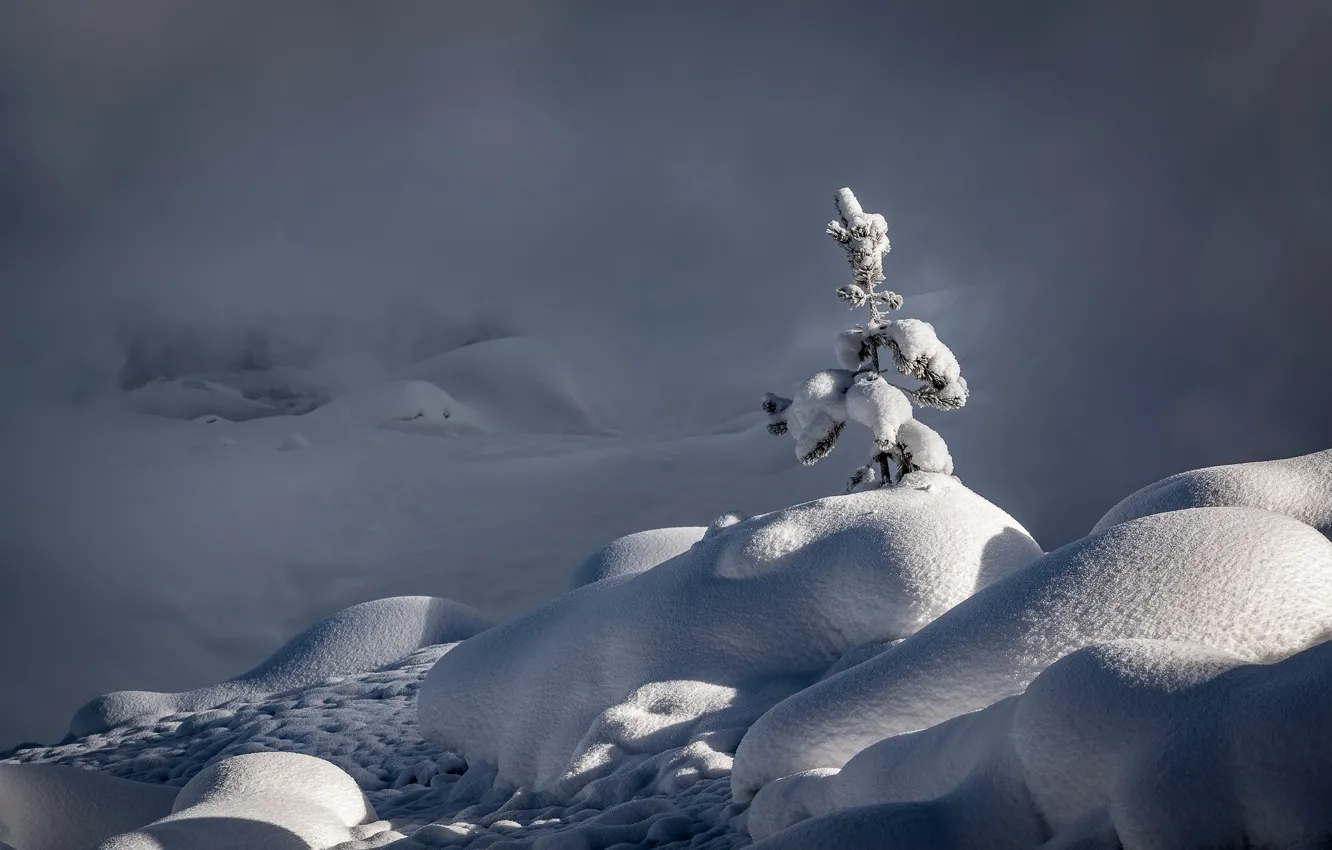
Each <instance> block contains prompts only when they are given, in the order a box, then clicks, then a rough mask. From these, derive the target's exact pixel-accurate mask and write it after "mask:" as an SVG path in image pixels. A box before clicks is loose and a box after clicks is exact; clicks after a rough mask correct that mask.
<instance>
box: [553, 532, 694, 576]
mask: <svg viewBox="0 0 1332 850" xmlns="http://www.w3.org/2000/svg"><path fill="white" fill-rule="evenodd" d="M707 530H708V529H707V528H706V527H705V526H681V527H677V528H651V529H648V530H647V531H639V532H635V533H634V534H626V535H625V536H624V537H617V538H616V539H614V540H612V541H611V542H610V543H608V544H606V546H605V547H603V548H602V549H599V550H598V551H596V552H593V553H592V554H591V555H588V556H587V558H585V559H584V560H583V562H582V563H581V564H579V565H578V569H576V570H574V574H573V576H572V577H570V579H569V589H570V590H573V589H574V588H578V587H582V586H583V585H585V584H591V583H592V582H594V581H601V580H602V579H607V578H615V577H616V576H628V575H634V574H636V573H641V572H643V571H644V570H650V569H652V568H653V567H655V566H657V565H658V564H662V563H665V562H666V561H669V560H670V559H671V558H674V557H675V556H676V555H679V554H680V553H682V552H688V551H689V547H691V546H693V545H694V544H695V543H697V542H698V541H700V540H702V539H703V534H704V533H705V532H706V531H707Z"/></svg>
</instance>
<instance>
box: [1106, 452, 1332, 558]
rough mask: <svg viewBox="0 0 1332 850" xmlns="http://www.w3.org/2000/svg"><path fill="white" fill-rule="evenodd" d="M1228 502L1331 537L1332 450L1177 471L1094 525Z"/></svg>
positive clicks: (1111, 511)
mask: <svg viewBox="0 0 1332 850" xmlns="http://www.w3.org/2000/svg"><path fill="white" fill-rule="evenodd" d="M1227 506H1228V507H1248V508H1263V509H1264V510H1269V511H1275V512H1277V513H1279V514H1285V515H1286V516H1291V517H1294V518H1295V519H1298V520H1300V521H1301V522H1307V523H1308V524H1309V525H1312V526H1313V527H1314V528H1316V529H1318V530H1319V531H1321V532H1323V534H1325V535H1327V536H1328V537H1330V538H1332V449H1327V450H1325V451H1321V452H1314V453H1313V454H1307V455H1301V456H1300V457H1292V458H1284V459H1282V460H1267V461H1258V462H1255V463H1235V464H1230V465H1228V466H1210V467H1207V468H1205V469H1195V470H1192V471H1189V472H1181V473H1179V474H1177V475H1172V476H1170V477H1169V478H1164V479H1162V480H1160V481H1157V482H1156V483H1155V484H1149V485H1148V486H1146V487H1143V488H1142V489H1141V490H1139V491H1137V492H1136V493H1134V494H1132V495H1131V496H1129V497H1128V498H1126V499H1124V500H1123V501H1121V502H1120V503H1119V504H1117V505H1115V506H1114V507H1113V508H1111V509H1110V510H1109V512H1107V513H1106V515H1105V516H1103V517H1101V520H1100V521H1099V522H1097V523H1096V528H1095V529H1094V530H1095V531H1100V530H1101V529H1103V528H1107V527H1109V526H1111V525H1114V524H1116V523H1120V522H1124V521H1126V520H1130V519H1135V518H1137V517H1140V516H1147V515H1148V514H1159V513H1164V512H1165V511H1177V510H1180V509H1181V508H1203V507H1227Z"/></svg>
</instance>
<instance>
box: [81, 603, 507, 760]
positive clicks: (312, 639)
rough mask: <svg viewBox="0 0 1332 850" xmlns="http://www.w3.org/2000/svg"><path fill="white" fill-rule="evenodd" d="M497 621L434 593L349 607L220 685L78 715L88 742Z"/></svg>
mask: <svg viewBox="0 0 1332 850" xmlns="http://www.w3.org/2000/svg"><path fill="white" fill-rule="evenodd" d="M492 625H493V623H492V622H491V621H490V620H489V619H488V618H486V617H485V615H483V614H481V613H480V612H479V611H476V610H475V609H472V608H469V607H468V606H466V605H462V604H459V603H457V602H454V601H452V600H449V599H439V598H435V597H431V596H396V597H392V598H389V599H379V600H376V601H374V602H363V603H361V604H360V605H353V606H351V607H350V608H345V609H343V610H342V611H339V612H338V613H336V614H334V615H333V616H331V617H329V618H327V619H325V620H321V621H320V622H318V623H316V624H314V625H313V626H311V627H310V628H308V629H306V630H305V631H303V632H301V633H300V634H299V635H297V636H296V637H294V638H292V639H291V640H290V641H288V642H287V643H286V644H285V645H283V646H282V647H281V648H280V649H278V651H277V652H275V653H273V654H272V655H271V656H269V657H268V658H267V659H266V660H265V661H264V662H263V663H261V664H260V665H259V666H257V667H255V668H254V669H252V670H250V671H248V672H246V673H242V674H241V675H239V676H237V677H235V678H234V679H228V680H227V681H225V682H222V683H220V684H217V685H212V686H210V687H206V688H200V689H198V690H194V691H187V692H185V693H179V694H164V693H156V692H152V691H117V692H115V693H110V694H106V695H104V696H100V697H98V698H97V699H94V700H93V701H92V702H90V703H88V704H87V705H85V706H84V707H83V708H81V709H79V711H78V712H77V713H76V714H75V715H74V718H73V720H71V721H70V725H69V729H70V734H72V735H74V736H76V737H83V736H85V735H91V734H94V733H98V732H104V731H106V730H107V729H110V728H112V727H115V726H118V725H120V724H122V723H128V722H131V721H135V722H138V723H151V722H153V721H155V720H157V719H159V718H162V717H166V716H168V715H172V714H176V713H179V712H183V711H201V710H203V709H208V708H214V707H216V706H219V705H221V704H223V703H225V702H227V701H228V700H232V699H236V698H238V697H242V698H245V699H255V698H256V697H258V696H261V695H265V694H274V693H280V692H282V691H288V690H292V689H294V688H301V687H308V686H309V685H312V684H315V683H317V682H320V681H323V680H325V679H328V678H330V677H333V676H345V675H348V674H351V673H360V672H365V671H367V670H375V669H378V668H380V667H383V666H384V665H386V664H390V663H392V662H394V661H398V660H400V659H402V658H405V657H406V656H408V655H409V654H411V653H412V652H415V651H416V650H417V649H419V648H421V647H424V646H432V645H435V644H442V643H451V642H453V641H459V640H464V639H466V638H469V637H471V636H472V635H475V634H477V633H478V632H481V631H484V630H485V629H487V628H490V627H491V626H492Z"/></svg>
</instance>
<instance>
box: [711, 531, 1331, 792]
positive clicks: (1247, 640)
mask: <svg viewBox="0 0 1332 850" xmlns="http://www.w3.org/2000/svg"><path fill="white" fill-rule="evenodd" d="M1329 636H1332V543H1329V541H1328V540H1327V539H1326V538H1324V537H1323V536H1322V535H1321V534H1319V533H1318V532H1317V531H1316V530H1314V529H1313V528H1311V527H1310V526H1308V525H1305V524H1304V523H1301V522H1298V521H1297V520H1293V519H1291V518H1289V517H1286V516H1281V515H1279V514H1274V513H1270V512H1268V511H1260V510H1256V509H1252V508H1194V509H1190V510H1183V511H1172V512H1170V513H1164V514H1158V515H1154V516H1148V517H1143V518H1140V519H1136V520H1131V521H1129V522H1126V523H1122V524H1120V525H1115V526H1111V527H1110V528H1107V529H1106V530H1104V531H1102V532H1100V533H1098V534H1094V535H1091V536H1089V537H1085V538H1083V539H1082V540H1079V541H1076V542H1074V543H1070V544H1069V545H1067V546H1064V547H1063V548H1061V549H1058V550H1056V551H1054V552H1051V553H1050V554H1048V555H1046V556H1045V557H1043V558H1041V559H1040V560H1039V561H1037V562H1036V563H1034V564H1032V565H1031V566H1030V567H1028V568H1026V569H1024V570H1020V571H1018V572H1016V573H1014V574H1013V575H1010V576H1009V577H1007V578H1006V579H1003V580H1001V581H998V582H995V583H994V584H992V585H990V586H989V587H986V588H984V589H983V590H981V591H979V592H978V593H976V595H974V596H972V597H971V598H969V599H967V600H966V601H964V602H962V603H960V604H959V605H958V606H957V607H955V608H953V609H952V610H950V611H949V612H948V613H947V614H945V615H943V616H942V617H940V618H939V619H937V620H935V621H934V622H933V623H931V624H930V625H928V626H926V627H925V628H924V629H921V630H920V631H919V632H917V633H916V634H914V635H912V636H911V637H909V638H907V639H906V640H904V641H902V643H900V644H898V645H897V646H895V647H893V648H892V649H889V650H888V651H886V652H883V653H882V654H880V655H878V656H876V657H874V658H872V659H870V660H869V661H866V662H865V663H863V664H859V665H857V666H855V667H852V668H851V669H849V670H846V671H845V672H843V673H840V674H838V675H836V676H833V677H831V678H829V679H826V680H824V681H822V682H819V683H818V684H816V685H814V686H812V687H810V688H808V689H806V690H803V691H801V692H800V693H797V694H795V695H793V696H791V697H790V698H788V699H786V700H785V701H783V702H782V703H780V704H778V705H777V706H775V707H773V708H772V710H770V711H769V712H767V713H766V714H764V715H763V716H762V717H761V718H759V720H758V721H757V722H756V723H755V724H754V725H753V726H752V727H751V728H750V730H749V732H748V733H747V734H746V735H745V738H744V740H743V741H742V742H741V744H740V748H739V750H738V751H737V753H736V758H735V768H734V773H733V775H732V783H733V786H734V789H735V795H736V798H737V799H739V800H748V799H750V798H751V797H752V796H753V795H754V793H755V792H757V791H758V790H759V789H760V788H761V787H763V786H764V785H766V784H768V783H769V782H772V781H774V780H777V779H780V778H781V777H783V776H790V775H792V774H795V773H799V772H801V771H804V770H810V769H814V768H836V767H841V766H842V765H843V764H845V763H846V762H847V761H848V760H849V759H850V758H851V757H852V756H854V755H855V754H856V753H857V752H859V751H860V750H862V749H864V748H865V747H867V746H869V745H870V744H872V743H874V742H875V741H879V740H882V739H884V738H888V737H891V736H893V735H900V734H903V733H906V732H914V731H916V730H919V729H924V728H926V727H928V726H932V725H934V724H935V723H940V722H942V721H945V720H948V719H950V718H952V717H956V716H958V715H960V714H965V713H966V712H970V711H976V710H978V709H982V708H985V707H986V706H988V705H991V704H992V703H994V702H996V701H998V700H1000V699H1003V698H1004V697H1007V696H1011V695H1013V694H1017V693H1021V692H1022V690H1023V689H1024V688H1026V686H1027V684H1028V683H1030V682H1031V680H1032V679H1034V678H1035V677H1036V675H1037V674H1038V673H1040V672H1041V670H1043V669H1045V668H1046V667H1048V666H1049V665H1050V664H1053V663H1054V662H1055V661H1057V660H1059V659H1060V658H1062V657H1063V656H1064V655H1067V654H1068V653H1070V652H1072V651H1074V650H1076V649H1078V648H1080V647H1083V646H1088V645H1090V644H1093V643H1099V642H1103V641H1108V640H1117V639H1122V638H1150V639H1157V640H1177V641H1183V642H1186V643H1195V644H1201V645H1203V646H1208V647H1211V648H1214V649H1218V650H1222V651H1225V652H1230V653H1234V654H1235V655H1237V656H1239V657H1241V658H1243V659H1245V660H1250V661H1263V660H1272V659H1276V658H1281V657H1284V656H1286V655H1289V654H1290V653H1293V652H1297V651H1299V650H1301V649H1304V648H1305V647H1308V646H1310V645H1312V644H1314V643H1317V642H1319V641H1322V640H1326V639H1328V638H1329Z"/></svg>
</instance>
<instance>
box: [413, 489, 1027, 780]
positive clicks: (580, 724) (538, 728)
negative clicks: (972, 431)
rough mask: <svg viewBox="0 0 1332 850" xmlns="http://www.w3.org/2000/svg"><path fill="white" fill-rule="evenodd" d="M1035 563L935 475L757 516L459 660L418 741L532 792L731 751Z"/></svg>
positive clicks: (567, 601) (994, 514) (491, 635)
mask: <svg viewBox="0 0 1332 850" xmlns="http://www.w3.org/2000/svg"><path fill="white" fill-rule="evenodd" d="M1039 555H1040V549H1039V547H1037V545H1036V544H1035V542H1034V541H1033V540H1032V539H1031V538H1030V537H1029V536H1028V535H1027V533H1026V532H1025V531H1024V530H1023V529H1022V527H1021V526H1020V525H1018V523H1017V522H1016V521H1014V520H1013V519H1012V518H1011V517H1009V516H1008V515H1007V514H1005V513H1004V512H1003V511H1002V510H1000V509H999V508H997V507H995V506H994V505H992V504H990V503H989V502H987V501H985V500H984V499H982V498H981V497H979V496H977V495H976V494H975V493H973V492H971V491H970V490H968V489H967V488H966V487H964V486H962V484H961V483H960V482H958V481H957V480H956V479H954V478H951V477H948V476H942V475H932V474H926V473H918V474H916V475H914V476H909V477H908V479H907V483H906V484H904V485H903V486H899V487H892V488H886V489H883V490H876V491H872V492H867V493H858V494H853V495H849V496H838V497H832V498H826V499H820V500H818V501H814V502H808V503H806V504H802V505H798V506H795V507H792V508H787V509H784V510H780V511H775V512H773V513H770V514H765V515H761V516H757V517H754V518H752V519H749V520H746V521H744V522H739V523H736V524H734V525H730V526H727V527H723V528H719V529H718V530H716V531H715V532H714V533H711V534H709V535H708V536H707V537H705V538H704V539H703V540H702V541H700V542H699V543H698V544H696V545H695V546H694V547H693V548H692V549H690V551H688V552H686V553H684V554H682V555H680V556H678V557H676V558H674V559H672V560H670V561H668V562H666V563H664V564H661V565H659V566H657V567H655V568H653V569H651V570H648V571H646V572H642V573H639V574H637V575H633V576H624V577H620V578H610V579H606V580H603V581H599V582H596V583H593V584H590V585H587V586H585V587H582V588H579V589H577V590H574V591H571V592H570V593H567V594H565V595H564V596H562V597H560V598H558V599H556V600H554V601H553V602H551V603H549V604H548V605H546V606H544V607H542V608H539V609H537V610H536V611H534V612H531V613H529V614H527V615H526V616H523V617H520V618H518V619H516V620H513V621H510V622H508V623H506V624H504V625H502V626H499V627H497V628H495V629H492V630H490V631H487V632H484V633H482V634H480V635H477V636H476V637H475V638H472V639H470V640H468V641H466V642H464V643H462V644H460V645H459V646H458V647H457V648H456V649H455V650H453V651H452V652H450V653H449V654H448V655H446V656H444V657H443V658H442V659H441V660H440V661H439V662H438V663H437V664H436V666H435V667H434V669H433V670H432V671H431V673H430V675H429V676H428V677H427V679H426V682H425V684H424V685H423V687H422V693H421V698H420V702H419V717H420V725H421V732H422V734H423V735H424V736H425V737H426V738H427V739H428V740H432V741H434V742H435V743H437V744H439V745H441V746H443V747H445V748H448V749H452V750H455V751H457V752H460V753H462V754H463V755H464V756H465V757H466V758H467V759H468V761H469V763H472V764H474V765H475V764H478V763H485V764H489V765H491V766H493V767H494V769H495V770H496V776H495V779H496V784H498V785H508V786H510V787H525V788H529V789H537V790H542V789H555V788H556V787H557V786H558V787H559V788H561V789H571V788H575V787H580V786H581V785H582V784H584V783H586V782H587V781H588V780H589V779H590V778H592V777H595V776H598V775H602V774H603V773H605V772H606V771H609V770H611V769H613V768H615V767H616V766H617V765H622V764H623V763H625V762H628V761H633V760H634V759H642V758H647V757H649V756H650V755H655V754H660V753H662V752H663V750H665V749H670V748H672V747H682V746H688V745H689V744H690V743H692V742H697V741H700V740H704V736H709V735H711V736H713V739H716V740H717V741H719V742H720V741H723V740H726V743H718V746H720V747H722V748H723V749H724V750H727V751H728V752H729V749H730V748H731V747H733V746H734V739H735V738H737V737H738V734H735V733H737V731H739V730H743V728H744V727H745V726H746V725H747V724H748V722H749V721H750V720H752V718H753V717H754V716H756V714H757V713H758V712H760V711H762V710H763V709H764V708H766V707H767V706H768V705H771V704H772V703H773V702H776V701H777V700H778V699H780V698H782V697H784V696H786V695H787V694H789V693H791V692H792V691H794V690H796V689H798V688H799V687H802V686H804V685H806V684H808V683H809V682H811V681H813V680H814V679H815V678H817V677H818V676H819V674H821V673H822V672H823V671H825V670H826V669H828V667H830V666H831V665H833V664H834V663H836V662H837V661H838V659H839V658H840V657H841V656H842V655H843V654H844V653H846V652H847V651H849V650H852V649H855V648H856V647H859V646H861V645H863V644H867V643H876V642H883V641H888V640H893V639H896V638H900V637H903V636H905V635H908V634H911V633H912V632H915V631H916V630H917V629H919V628H921V627H922V626H924V625H925V624H926V623H928V622H929V621H930V620H932V619H933V618H935V617H937V616H938V615H939V614H941V613H942V612H944V611H945V610H947V609H948V608H950V607H951V606H953V605H955V604H956V603H957V602H959V601H960V600H962V599H964V598H966V597H967V596H969V595H970V594H971V593H972V592H973V591H974V590H975V589H976V587H977V586H978V585H982V584H985V583H986V582H988V581H991V580H994V579H997V578H1000V577H1002V576H1004V575H1007V574H1008V573H1010V572H1012V571H1014V570H1017V569H1019V568H1021V567H1023V566H1026V565H1027V564H1028V563H1030V562H1031V561H1033V560H1034V559H1036V558H1037V557H1039ZM497 670H502V671H504V675H498V676H497V675H496V672H495V671H497ZM496 706H503V707H504V710H502V711H498V710H496ZM723 733H727V734H723ZM728 734H729V739H728V737H727V735H728ZM709 740H711V739H709ZM562 780H563V782H562Z"/></svg>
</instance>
